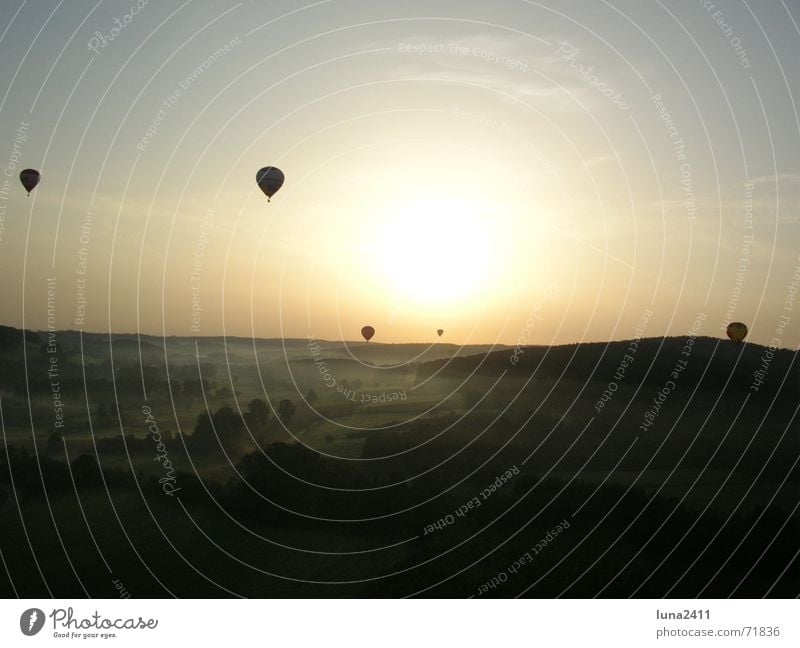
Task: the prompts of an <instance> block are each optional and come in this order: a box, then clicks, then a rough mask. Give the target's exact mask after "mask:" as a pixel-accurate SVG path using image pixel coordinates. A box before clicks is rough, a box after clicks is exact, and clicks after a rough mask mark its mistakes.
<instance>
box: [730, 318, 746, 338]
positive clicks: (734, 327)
mask: <svg viewBox="0 0 800 648" xmlns="http://www.w3.org/2000/svg"><path fill="white" fill-rule="evenodd" d="M726 332H727V334H728V337H729V338H730V339H731V341H733V342H741V341H742V340H744V338H745V337H746V336H747V327H746V326H745V325H744V324H742V323H741V322H731V323H730V324H728V329H727V331H726Z"/></svg>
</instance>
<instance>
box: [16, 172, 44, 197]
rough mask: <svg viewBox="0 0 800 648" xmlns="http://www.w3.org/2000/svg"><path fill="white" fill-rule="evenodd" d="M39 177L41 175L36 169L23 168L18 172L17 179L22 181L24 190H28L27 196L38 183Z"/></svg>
mask: <svg viewBox="0 0 800 648" xmlns="http://www.w3.org/2000/svg"><path fill="white" fill-rule="evenodd" d="M41 177H42V176H41V175H40V173H39V172H38V171H37V170H36V169H25V170H23V171H22V172H21V173H20V174H19V181H20V182H21V183H22V186H23V187H25V191H27V192H28V195H29V196H30V195H31V191H33V190H34V188H35V187H36V185H38V184H39V180H40V179H41Z"/></svg>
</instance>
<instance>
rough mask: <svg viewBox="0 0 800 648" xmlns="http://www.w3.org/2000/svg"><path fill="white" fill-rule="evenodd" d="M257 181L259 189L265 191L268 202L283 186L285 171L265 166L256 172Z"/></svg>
mask: <svg viewBox="0 0 800 648" xmlns="http://www.w3.org/2000/svg"><path fill="white" fill-rule="evenodd" d="M256 182H257V183H258V187H259V189H261V191H263V192H264V195H265V196H266V197H267V202H269V200H270V199H271V198H272V196H274V195H275V194H276V193H277V191H278V189H280V188H281V187H282V186H283V171H281V170H280V169H279V168H277V167H264V168H263V169H259V170H258V173H256Z"/></svg>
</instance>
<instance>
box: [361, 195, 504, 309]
mask: <svg viewBox="0 0 800 648" xmlns="http://www.w3.org/2000/svg"><path fill="white" fill-rule="evenodd" d="M493 243H494V235H493V232H492V229H491V227H490V218H489V214H488V213H486V211H485V210H484V209H482V208H480V207H479V206H478V205H476V204H474V203H471V202H469V201H467V200H460V199H454V198H450V197H443V198H435V199H426V200H422V199H419V200H412V201H408V202H405V203H402V204H400V205H396V206H391V207H389V208H388V209H387V210H386V211H385V212H384V214H383V215H382V218H381V219H380V221H379V222H378V223H377V225H376V227H375V228H374V231H373V240H372V241H371V244H370V247H371V249H372V251H373V255H374V260H373V263H374V267H377V268H379V269H380V271H381V273H382V274H383V276H384V279H385V285H387V286H388V287H390V288H391V289H392V290H393V291H394V297H395V298H396V299H401V300H402V301H404V302H406V303H419V304H427V305H430V304H439V305H444V304H451V303H453V302H458V301H464V300H467V299H470V298H474V297H476V296H477V295H479V294H480V292H481V291H482V290H483V289H484V288H485V286H486V285H487V283H488V282H489V281H490V275H491V271H492V266H493V259H492V255H493V249H494V245H493Z"/></svg>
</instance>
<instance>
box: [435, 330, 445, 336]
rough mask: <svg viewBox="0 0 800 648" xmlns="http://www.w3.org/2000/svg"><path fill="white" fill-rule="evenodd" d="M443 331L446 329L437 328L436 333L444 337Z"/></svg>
mask: <svg viewBox="0 0 800 648" xmlns="http://www.w3.org/2000/svg"><path fill="white" fill-rule="evenodd" d="M442 333H444V329H437V330H436V335H438V336H439V337H442Z"/></svg>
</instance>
